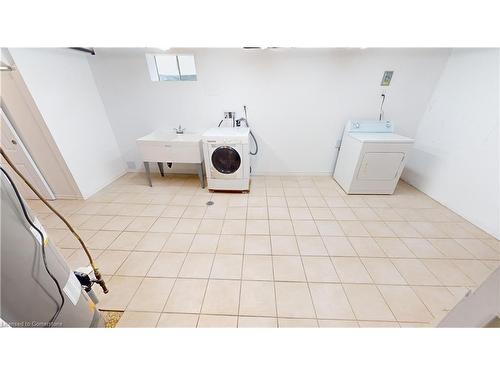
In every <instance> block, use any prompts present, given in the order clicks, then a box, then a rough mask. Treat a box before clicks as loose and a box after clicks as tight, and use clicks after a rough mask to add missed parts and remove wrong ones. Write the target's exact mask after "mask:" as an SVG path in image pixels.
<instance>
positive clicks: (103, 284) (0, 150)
mask: <svg viewBox="0 0 500 375" xmlns="http://www.w3.org/2000/svg"><path fill="white" fill-rule="evenodd" d="M0 154H1V155H2V156H3V158H4V159H5V161H6V162H7V164H9V166H10V167H11V168H12V170H13V171H14V172H16V174H17V175H18V176H19V177H20V178H21V180H23V181H24V183H25V184H26V185H28V187H29V188H30V189H31V191H33V193H35V195H36V196H37V197H38V198H39V199H40V200H41V201H42V202H43V203H45V205H46V206H47V207H48V208H50V210H51V211H52V212H53V213H55V214H56V215H57V217H58V218H59V219H61V220H62V222H63V223H64V224H66V226H67V227H68V229H69V230H70V231H71V233H72V234H73V236H75V238H76V239H77V240H78V242H80V245H82V248H83V250H84V251H85V253H86V254H87V257H88V258H89V262H90V266H91V267H92V269H93V270H94V275H95V277H96V281H95V282H96V283H97V284H99V285H100V287H101V288H102V291H103V292H104V293H108V291H109V290H108V288H107V287H106V282H105V281H104V279H103V278H102V275H101V273H100V272H99V268H97V266H96V265H95V263H94V259H93V258H92V255H91V254H90V252H89V250H88V249H87V246H86V245H85V242H83V240H82V239H81V237H80V236H79V235H78V233H76V231H75V230H74V229H73V227H72V226H71V224H70V223H69V222H68V220H66V218H65V217H64V216H63V215H61V214H60V213H59V212H58V211H57V210H56V209H55V208H54V207H52V205H51V204H50V203H49V202H47V200H46V199H45V198H44V197H43V196H42V195H41V194H40V193H39V192H38V190H36V188H35V187H34V186H33V185H32V184H31V183H30V182H29V181H28V180H27V179H26V177H24V176H23V174H22V173H21V172H19V170H18V169H17V168H16V166H15V165H14V163H12V161H11V160H10V159H9V157H8V156H7V155H6V154H5V152H4V151H3V148H1V147H0Z"/></svg>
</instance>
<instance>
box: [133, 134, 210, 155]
mask: <svg viewBox="0 0 500 375" xmlns="http://www.w3.org/2000/svg"><path fill="white" fill-rule="evenodd" d="M136 142H137V147H138V148H139V152H140V153H141V155H142V160H143V161H146V162H169V163H201V162H202V161H203V153H202V147H201V134H196V133H184V134H176V133H173V132H166V131H164V130H156V131H154V132H152V133H150V134H148V135H146V136H144V137H142V138H139V139H137V141H136Z"/></svg>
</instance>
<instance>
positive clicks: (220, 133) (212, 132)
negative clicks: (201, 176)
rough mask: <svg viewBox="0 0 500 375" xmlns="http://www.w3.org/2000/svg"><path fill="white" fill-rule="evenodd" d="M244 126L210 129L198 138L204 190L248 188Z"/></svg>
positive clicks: (246, 130)
mask: <svg viewBox="0 0 500 375" xmlns="http://www.w3.org/2000/svg"><path fill="white" fill-rule="evenodd" d="M249 132H250V129H249V128H247V127H233V128H212V129H208V130H207V131H206V132H205V133H203V135H202V142H203V155H204V158H205V170H206V175H207V183H208V188H209V189H211V190H241V191H244V190H249V189H250V148H249V147H250V146H249Z"/></svg>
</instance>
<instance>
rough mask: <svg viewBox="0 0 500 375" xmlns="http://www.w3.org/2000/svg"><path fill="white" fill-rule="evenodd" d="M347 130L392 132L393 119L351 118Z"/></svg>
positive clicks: (352, 131) (356, 131)
mask: <svg viewBox="0 0 500 375" xmlns="http://www.w3.org/2000/svg"><path fill="white" fill-rule="evenodd" d="M347 131H348V132H350V133H392V132H393V131H394V127H393V124H392V121H389V120H383V121H374V120H371V121H370V120H351V121H349V122H348V123H347Z"/></svg>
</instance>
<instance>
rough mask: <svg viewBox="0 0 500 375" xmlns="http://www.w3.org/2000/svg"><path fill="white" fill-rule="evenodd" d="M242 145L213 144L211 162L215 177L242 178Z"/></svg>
mask: <svg viewBox="0 0 500 375" xmlns="http://www.w3.org/2000/svg"><path fill="white" fill-rule="evenodd" d="M241 163H242V160H241V145H232V146H229V145H212V150H211V155H210V164H211V168H210V169H211V173H212V176H213V177H215V178H240V175H241V171H242V168H241Z"/></svg>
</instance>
